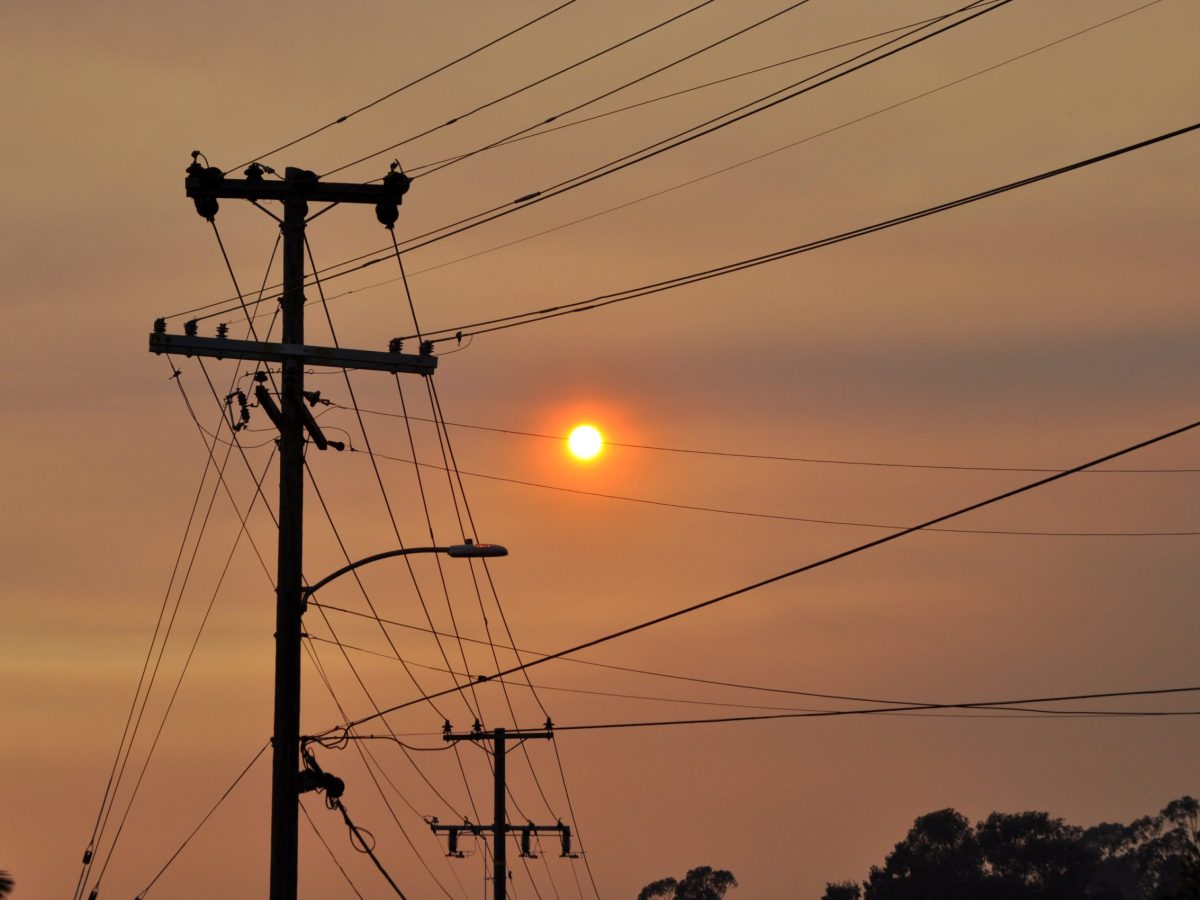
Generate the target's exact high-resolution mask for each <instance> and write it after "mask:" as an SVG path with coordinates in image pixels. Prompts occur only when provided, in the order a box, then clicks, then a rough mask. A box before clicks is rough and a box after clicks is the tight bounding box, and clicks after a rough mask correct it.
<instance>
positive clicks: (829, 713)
mask: <svg viewBox="0 0 1200 900" xmlns="http://www.w3.org/2000/svg"><path fill="white" fill-rule="evenodd" d="M1196 691H1200V687H1177V688H1158V689H1154V690H1144V691H1109V692H1105V693H1097V694H1072V695H1067V696H1061V697H1025V698H1020V699H1016V700H999V701H990V700H979V701H972V702H970V703H931V704H925V705H921V706H911V707H901V708H899V709H897V708H896V707H888V708H876V709H832V710H824V711H821V712H801V713H771V714H764V715H754V716H718V717H716V718H711V719H673V720H669V721H668V720H663V721H649V722H601V723H597V724H590V725H555V726H554V730H555V731H598V730H603V729H610V728H659V727H664V726H670V725H716V724H723V723H732V722H761V721H768V720H771V719H820V718H834V717H840V716H866V715H878V714H880V713H896V712H901V711H910V710H920V709H979V708H982V707H991V706H1028V705H1029V704H1031V703H1064V702H1067V701H1071V700H1100V699H1111V698H1114V697H1147V696H1153V695H1163V694H1183V693H1194V692H1196ZM1140 715H1146V716H1195V715H1200V711H1197V712H1193V711H1178V712H1173V711H1163V712H1155V711H1150V712H1145V713H1141V714H1140ZM352 739H353V738H352Z"/></svg>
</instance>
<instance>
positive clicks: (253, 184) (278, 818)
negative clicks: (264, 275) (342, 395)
mask: <svg viewBox="0 0 1200 900" xmlns="http://www.w3.org/2000/svg"><path fill="white" fill-rule="evenodd" d="M198 156H199V154H198V153H194V154H192V158H193V162H192V165H191V166H189V167H188V170H187V180H186V181H185V182H184V184H185V187H186V189H187V195H188V196H189V197H190V198H192V200H193V201H194V202H195V204H196V211H197V212H198V213H199V214H200V215H201V216H203V217H204V218H205V219H207V220H208V221H210V222H212V221H214V219H215V217H216V214H217V208H218V203H217V201H218V199H225V198H236V199H240V200H249V201H251V202H254V203H258V202H261V201H263V200H278V201H280V202H282V204H283V219H282V220H281V222H280V225H281V229H282V232H283V296H282V297H281V299H280V307H281V309H282V313H283V323H282V340H281V341H280V342H278V343H272V342H266V341H244V340H233V339H230V338H228V337H226V336H225V335H226V328H225V327H224V326H222V327H220V328H219V329H218V332H217V334H218V336H217V337H215V338H208V337H199V336H197V334H196V322H195V320H192V321H191V322H188V323H186V324H185V325H184V332H185V333H184V334H182V335H172V334H167V333H166V323H165V322H164V321H163V320H162V319H159V320H158V321H157V322H155V323H154V332H153V333H152V334H151V335H150V351H151V352H152V353H170V354H182V355H185V356H210V357H216V358H217V359H224V358H233V359H248V360H256V361H258V362H274V363H278V364H279V365H280V367H281V369H282V378H281V380H280V389H279V404H278V406H276V405H275V402H274V400H273V398H272V397H271V395H270V392H269V391H268V390H267V387H266V385H265V384H264V383H263V382H265V381H266V375H265V374H263V373H259V384H258V386H257V388H256V390H255V393H256V395H257V397H258V400H259V404H260V405H261V406H262V408H263V409H264V410H265V411H266V412H267V414H268V415H269V416H270V418H271V420H272V421H273V422H274V423H275V425H276V427H277V428H278V429H279V564H278V576H277V579H276V604H275V730H274V737H273V738H272V745H273V761H272V770H271V893H270V900H295V898H296V887H297V862H298V840H297V838H298V835H297V828H298V823H299V811H298V808H299V803H300V790H301V783H300V634H301V624H300V618H301V615H302V614H303V612H304V604H303V597H302V580H303V577H302V574H301V570H302V563H303V546H304V541H303V527H304V443H305V435H306V434H307V436H308V437H309V438H311V439H312V441H313V443H314V444H316V446H317V447H318V448H319V449H321V450H324V449H325V448H326V447H327V446H330V445H333V444H332V442H329V441H326V439H325V436H324V435H323V434H322V433H321V429H320V428H319V427H318V426H317V423H316V420H315V419H314V418H313V416H312V414H311V413H310V412H309V410H308V408H307V407H306V406H305V405H304V400H305V395H304V368H305V366H332V367H335V368H342V369H375V370H381V371H385V372H409V373H416V374H419V375H430V374H432V373H433V371H434V369H435V368H436V366H437V360H436V359H434V358H433V356H432V355H430V353H429V348H428V345H426V346H423V347H422V348H421V349H422V353H421V354H420V355H406V354H403V353H400V352H399V347H398V345H397V344H393V347H394V349H395V352H383V351H367V350H342V349H339V348H336V347H313V346H309V345H306V344H305V343H304V230H305V226H306V224H307V221H308V219H307V217H308V204H309V203H310V202H313V203H371V204H374V205H375V214H376V216H377V217H378V218H379V221H380V222H381V223H382V224H383V225H384V226H385V227H387V228H389V229H390V228H391V227H392V225H393V224H394V223H395V222H396V219H397V217H398V216H399V206H400V202H401V199H402V197H403V196H404V193H405V191H407V190H408V186H409V178H408V176H407V175H405V174H404V173H403V172H397V171H395V169H394V167H393V171H392V172H391V173H389V174H388V175H387V176H386V177H384V179H383V183H382V184H327V183H323V182H321V181H320V180H319V179H318V177H317V176H316V175H315V174H313V173H312V172H308V171H305V170H303V169H293V168H289V169H288V170H287V171H286V173H285V175H284V178H283V180H282V181H278V180H275V181H268V180H266V179H265V178H264V177H263V175H264V171H265V170H264V168H263V167H262V166H259V165H258V164H253V165H251V166H250V168H248V169H246V171H245V173H244V174H245V176H246V177H245V178H241V179H235V178H226V177H225V173H223V172H222V171H221V170H220V169H217V168H215V167H211V166H202V165H200V163H199V162H197V161H196V158H197V157H198ZM334 446H336V445H334Z"/></svg>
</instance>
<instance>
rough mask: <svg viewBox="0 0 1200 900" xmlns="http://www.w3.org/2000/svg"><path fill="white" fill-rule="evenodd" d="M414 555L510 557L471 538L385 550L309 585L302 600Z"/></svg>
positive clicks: (469, 557)
mask: <svg viewBox="0 0 1200 900" xmlns="http://www.w3.org/2000/svg"><path fill="white" fill-rule="evenodd" d="M413 553H444V554H446V555H447V556H450V557H453V558H456V559H463V558H466V559H471V558H476V557H487V556H508V550H507V549H506V548H504V547H502V546H500V545H499V544H476V543H475V542H474V541H472V540H470V539H469V538H468V539H467V540H466V541H465V542H464V543H462V544H451V545H450V546H449V547H401V548H398V549H396V550H385V551H384V552H383V553H375V554H373V555H371V556H364V557H363V558H362V559H360V560H356V561H355V562H352V563H350V564H349V565H345V566H342V567H341V568H340V569H338V570H337V571H336V572H330V573H329V574H328V575H326V576H325V577H324V578H322V579H321V580H320V581H318V582H317V583H316V584H313V585H309V586H308V587H306V588H304V589H303V590H302V591H301V598H302V599H303V601H304V602H305V603H306V604H307V601H308V598H309V597H311V596H312V595H313V594H315V593H316V592H317V591H318V590H320V589H321V588H323V587H324V586H325V585H327V584H329V582H331V581H333V580H334V579H335V578H341V577H342V576H343V575H345V574H346V573H347V572H353V571H354V570H355V569H357V568H360V567H362V566H365V565H368V564H369V563H373V562H379V560H381V559H391V558H392V557H393V556H408V555H410V554H413Z"/></svg>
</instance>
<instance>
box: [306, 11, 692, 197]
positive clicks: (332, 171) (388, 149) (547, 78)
mask: <svg viewBox="0 0 1200 900" xmlns="http://www.w3.org/2000/svg"><path fill="white" fill-rule="evenodd" d="M712 2H713V0H701V2H700V3H697V4H696V5H695V6H693V7H690V8H689V9H685V10H684V11H683V12H681V13H678V14H677V15H674V16H671V17H670V18H668V19H664V20H663V21H661V22H659V23H658V24H656V25H652V26H651V27H649V28H647V29H645V30H643V31H639V32H638V33H637V34H634V35H632V36H630V37H627V38H624V39H622V40H620V41H618V42H617V43H615V44H612V45H610V46H608V47H605V48H604V49H603V50H599V51H597V52H596V53H593V54H591V55H590V56H586V57H584V58H583V59H581V60H578V61H576V62H573V63H571V64H570V65H569V66H566V67H564V68H561V69H558V70H557V71H554V72H551V73H550V74H549V75H543V76H542V77H541V78H538V79H536V80H535V81H531V82H529V83H528V84H525V85H522V86H521V87H519V88H517V89H516V90H512V91H509V92H508V93H507V94H503V95H501V96H499V97H496V98H494V99H492V100H488V101H487V102H486V103H482V104H480V105H479V106H476V107H475V108H474V109H471V110H468V111H467V112H465V113H461V114H460V115H457V116H455V117H454V118H452V119H450V120H449V121H447V122H443V123H442V124H441V125H436V126H434V127H432V128H428V129H426V130H425V131H422V132H420V133H418V134H414V135H411V136H410V137H406V138H404V139H403V140H401V141H397V142H396V143H394V144H389V145H388V146H386V147H384V148H383V149H382V150H376V151H375V152H373V153H368V154H367V155H366V156H362V157H359V158H358V159H356V160H354V161H352V162H348V163H346V164H344V165H341V166H338V167H337V168H336V169H330V170H329V171H328V172H323V173H322V174H321V177H322V178H326V177H328V176H330V175H336V174H337V173H338V172H342V171H344V170H346V169H349V168H351V167H353V166H357V165H358V164H359V163H363V162H366V161H367V160H370V159H374V158H375V157H377V156H382V155H383V154H385V153H391V152H392V151H393V150H396V149H397V148H398V147H402V146H404V145H405V144H407V143H410V142H411V141H415V140H417V139H418V138H423V137H425V136H426V135H430V134H433V133H434V132H435V131H440V130H441V129H443V128H445V127H447V126H449V125H454V124H455V123H457V122H461V121H463V120H464V119H466V118H469V117H470V116H473V115H475V113H477V112H482V111H483V110H485V109H488V108H490V107H492V106H495V105H496V104H498V103H503V102H504V101H505V100H510V99H512V98H513V97H516V96H517V95H518V94H523V93H525V91H528V90H530V89H531V88H535V87H537V86H538V85H542V84H545V83H546V82H547V81H550V80H551V79H554V78H557V77H558V76H559V75H564V74H566V73H567V72H570V71H571V70H572V69H577V68H579V67H580V66H582V65H585V64H586V63H589V62H591V61H592V60H595V59H598V58H600V57H601V56H604V55H605V54H607V53H611V52H612V51H613V50H616V49H618V48H620V47H624V46H625V45H626V44H629V43H632V42H633V41H636V40H637V39H638V38H641V37H645V36H646V35H648V34H650V33H651V32H654V31H657V30H658V29H660V28H663V27H664V26H666V25H670V24H671V23H672V22H675V21H677V20H679V19H682V18H683V17H684V16H688V15H691V14H692V13H694V12H696V11H697V10H699V9H702V8H703V7H705V6H708V5H709V4H710V3H712Z"/></svg>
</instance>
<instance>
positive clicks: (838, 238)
mask: <svg viewBox="0 0 1200 900" xmlns="http://www.w3.org/2000/svg"><path fill="white" fill-rule="evenodd" d="M1197 128H1200V123H1195V124H1192V125H1188V126H1185V127H1183V128H1178V129H1176V130H1174V131H1169V132H1167V133H1165V134H1160V135H1157V136H1156V137H1152V138H1147V139H1146V140H1142V141H1138V142H1136V143H1133V144H1129V145H1127V146H1124V147H1120V148H1118V149H1116V150H1110V151H1108V152H1106V153H1101V154H1099V155H1098V156H1093V157H1089V158H1088V159H1084V160H1080V161H1079V162H1075V163H1071V164H1069V165H1066V166H1060V167H1058V168H1056V169H1051V170H1049V171H1046V172H1042V173H1040V174H1038V175H1031V176H1029V177H1027V178H1022V179H1019V180H1017V181H1010V182H1008V183H1007V184H1003V185H1000V186H998V187H994V188H989V189H988V190H985V191H980V192H978V193H975V194H969V195H967V196H965V197H959V198H957V199H955V200H949V201H946V202H945V203H939V204H937V205H936V206H928V207H925V208H924V209H920V210H916V211H915V212H910V213H906V214H904V215H901V216H896V217H894V218H891V219H885V220H883V221H881V222H876V223H874V224H871V225H865V226H862V227H860V228H855V229H853V230H851V231H844V232H841V233H840V234H835V235H830V236H829V237H824V238H818V239H817V240H814V241H808V242H806V243H803V244H797V245H795V246H793V247H786V248H784V249H782V250H776V251H773V252H771V253H765V254H762V255H760V256H755V257H750V258H747V259H741V260H737V261H735V262H730V263H725V264H723V265H720V266H716V267H713V268H711V269H703V270H701V271H699V272H691V273H688V274H686V275H679V276H676V277H674V278H669V279H666V280H664V281H658V282H654V283H652V284H645V285H640V286H638V287H634V288H626V289H625V290H621V291H614V292H612V293H608V294H600V295H597V296H594V297H589V298H588V299H586V300H576V301H573V302H571V303H564V304H560V305H558V306H551V307H544V308H542V309H537V310H529V311H527V312H524V313H515V314H513V315H510V316H502V317H499V318H495V319H487V320H483V321H481V322H474V323H471V324H467V325H458V326H453V327H450V328H441V329H438V330H436V331H431V332H428V333H427V334H426V337H427V338H428V336H429V335H430V334H441V335H445V336H444V337H441V338H436V339H434V341H435V343H441V342H444V341H450V340H461V339H462V338H464V337H473V336H475V335H480V334H488V333H491V332H494V331H503V330H506V329H509V328H515V327H518V326H521V325H530V324H533V323H534V322H540V321H544V320H546V319H553V318H557V317H559V316H563V315H568V314H570V313H578V312H590V311H592V310H594V309H601V308H603V307H606V306H611V305H612V304H614V303H623V302H625V301H627V300H634V299H637V298H639V297H646V296H650V295H652V294H658V293H661V292H663V291H668V290H673V289H674V288H678V287H684V286H687V285H691V284H697V283H699V282H701V281H707V280H708V279H710V278H717V277H720V276H723V275H730V274H733V273H734V272H740V271H743V270H745V269H752V268H756V267H757V266H761V265H765V264H767V263H772V262H778V261H780V260H782V259H788V258H790V257H792V256H798V255H799V254H801V253H808V252H810V251H813V250H819V249H822V248H824V247H829V246H832V245H834V244H838V243H842V242H843V241H848V240H852V239H854V238H859V237H864V236H866V235H868V234H874V233H875V232H877V231H884V230H886V229H888V228H893V227H895V226H896V225H903V224H906V223H908V222H915V221H917V220H918V219H923V218H926V217H928V216H932V215H935V214H937V213H942V212H947V211H949V210H952V209H957V208H958V207H960V206H966V205H968V204H971V203H975V202H977V201H979V200H986V199H988V198H990V197H995V196H997V195H999V194H1004V193H1007V192H1008V191H1013V190H1017V189H1018V188H1023V187H1027V186H1029V185H1031V184H1036V183H1038V182H1040V181H1045V180H1047V179H1049V178H1054V177H1057V176H1059V175H1065V174H1067V173H1069V172H1074V171H1075V170H1077V169H1083V168H1086V167H1088V166H1092V165H1095V164H1097V163H1100V162H1105V161H1107V160H1109V159H1113V158H1115V157H1118V156H1122V155H1124V154H1126V153H1132V152H1133V151H1135V150H1141V149H1143V148H1145V147H1149V146H1151V145H1153V144H1157V143H1160V142H1162V141H1167V140H1170V139H1172V138H1176V137H1180V136H1181V135H1184V134H1188V133H1189V132H1192V131H1195V130H1196V129H1197Z"/></svg>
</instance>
